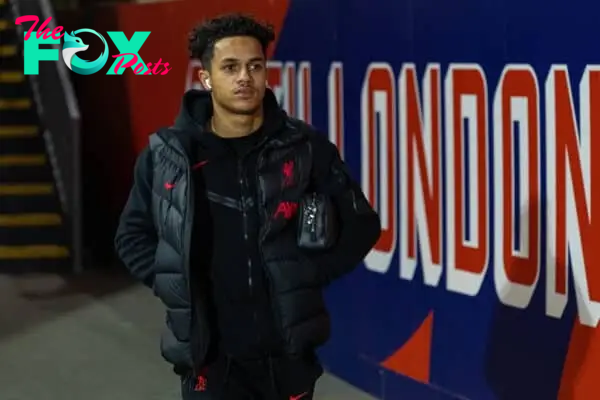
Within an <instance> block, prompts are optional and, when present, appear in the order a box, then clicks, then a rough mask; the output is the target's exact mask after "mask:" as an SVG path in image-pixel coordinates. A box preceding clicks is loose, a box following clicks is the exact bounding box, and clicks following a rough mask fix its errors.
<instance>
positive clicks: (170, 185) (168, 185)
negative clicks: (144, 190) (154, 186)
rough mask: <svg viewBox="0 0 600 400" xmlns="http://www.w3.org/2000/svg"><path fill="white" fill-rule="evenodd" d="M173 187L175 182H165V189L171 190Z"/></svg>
mask: <svg viewBox="0 0 600 400" xmlns="http://www.w3.org/2000/svg"><path fill="white" fill-rule="evenodd" d="M174 187H175V184H174V183H171V182H166V183H165V189H167V190H171V189H173V188H174Z"/></svg>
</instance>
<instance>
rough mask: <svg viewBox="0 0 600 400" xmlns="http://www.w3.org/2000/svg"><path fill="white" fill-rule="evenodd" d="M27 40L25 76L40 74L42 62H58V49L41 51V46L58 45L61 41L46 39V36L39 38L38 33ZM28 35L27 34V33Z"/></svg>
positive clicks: (24, 56) (24, 55)
mask: <svg viewBox="0 0 600 400" xmlns="http://www.w3.org/2000/svg"><path fill="white" fill-rule="evenodd" d="M32 33H34V34H33V35H31V36H30V37H29V39H27V40H25V45H24V47H23V58H24V63H25V68H24V74H25V75H37V74H39V73H40V61H58V49H40V45H41V44H57V43H60V39H54V38H52V37H49V38H48V39H44V36H43V35H42V36H40V38H39V39H38V38H37V32H32ZM25 34H27V33H25Z"/></svg>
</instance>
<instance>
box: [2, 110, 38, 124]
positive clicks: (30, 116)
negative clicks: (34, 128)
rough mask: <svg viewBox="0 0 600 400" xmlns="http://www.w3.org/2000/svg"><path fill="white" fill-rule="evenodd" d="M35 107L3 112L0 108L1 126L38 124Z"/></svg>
mask: <svg viewBox="0 0 600 400" xmlns="http://www.w3.org/2000/svg"><path fill="white" fill-rule="evenodd" d="M38 118H39V117H38V115H37V112H36V109H35V107H31V108H29V109H23V110H4V109H2V108H0V121H2V125H31V124H36V123H37V122H38Z"/></svg>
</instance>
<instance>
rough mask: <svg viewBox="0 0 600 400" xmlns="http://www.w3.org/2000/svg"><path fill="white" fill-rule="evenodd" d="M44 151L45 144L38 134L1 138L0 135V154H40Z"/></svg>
mask: <svg viewBox="0 0 600 400" xmlns="http://www.w3.org/2000/svg"><path fill="white" fill-rule="evenodd" d="M45 152H46V144H45V142H44V139H43V138H42V137H40V136H37V137H36V136H32V137H23V138H13V139H8V138H7V139H3V138H2V137H1V136H0V156H6V155H17V154H27V155H29V154H42V153H45Z"/></svg>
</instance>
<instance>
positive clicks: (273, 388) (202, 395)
mask: <svg viewBox="0 0 600 400" xmlns="http://www.w3.org/2000/svg"><path fill="white" fill-rule="evenodd" d="M322 374H323V368H322V367H321V365H320V364H319V362H318V360H317V358H316V356H312V355H311V356H307V357H298V358H289V357H285V358H274V357H266V358H261V359H255V360H243V361H242V360H236V359H234V358H231V357H228V356H221V357H219V358H218V360H217V361H216V362H215V363H214V364H212V365H210V366H209V367H208V368H207V369H206V370H205V371H204V373H203V375H202V376H200V377H194V376H192V374H191V373H190V374H187V375H185V376H183V377H182V378H181V395H182V399H183V400H312V399H313V395H314V389H315V384H316V382H317V380H318V379H319V377H320V376H321V375H322Z"/></svg>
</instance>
